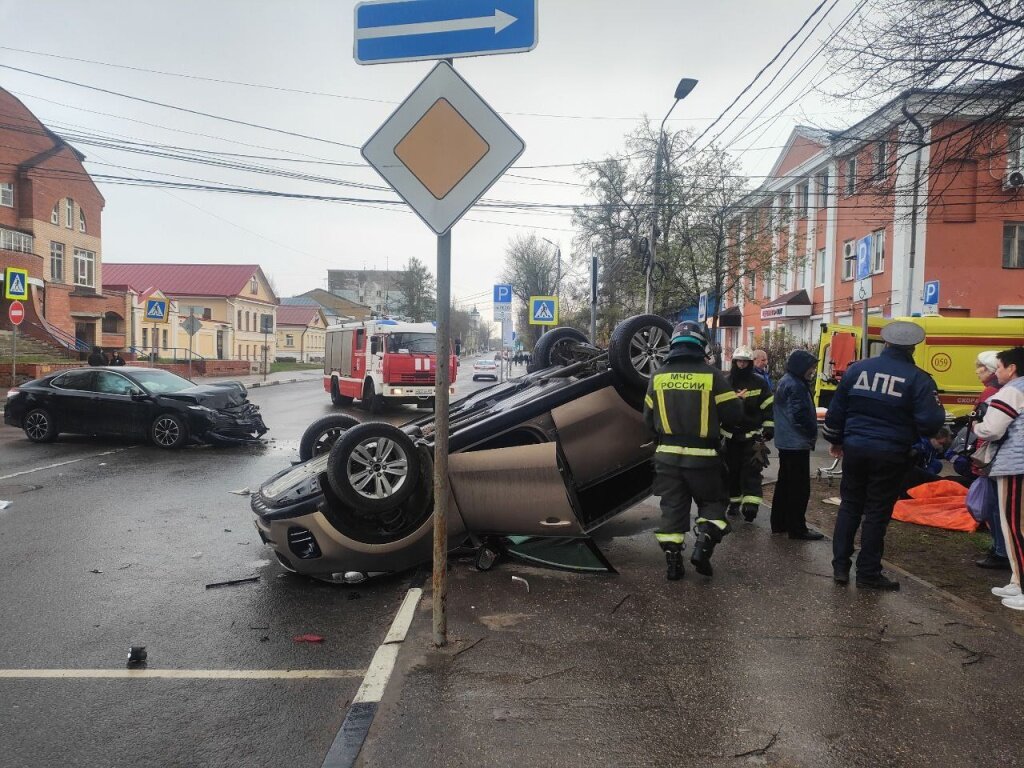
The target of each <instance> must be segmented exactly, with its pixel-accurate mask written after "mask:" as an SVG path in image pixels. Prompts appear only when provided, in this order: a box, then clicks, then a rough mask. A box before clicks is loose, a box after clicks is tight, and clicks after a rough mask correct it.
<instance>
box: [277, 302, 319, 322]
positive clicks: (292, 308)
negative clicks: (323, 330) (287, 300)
mask: <svg viewBox="0 0 1024 768" xmlns="http://www.w3.org/2000/svg"><path fill="white" fill-rule="evenodd" d="M318 314H320V307H318V306H316V305H313V306H312V307H308V306H304V305H301V304H299V305H295V304H281V305H280V306H279V307H278V308H277V324H278V325H302V326H306V325H309V324H310V323H311V322H313V318H314V317H316V316H317V315H318Z"/></svg>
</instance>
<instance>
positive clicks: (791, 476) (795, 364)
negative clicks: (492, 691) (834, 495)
mask: <svg viewBox="0 0 1024 768" xmlns="http://www.w3.org/2000/svg"><path fill="white" fill-rule="evenodd" d="M817 373H818V358H816V357H815V356H814V355H812V354H811V353H810V352H806V351H804V350H802V349H796V350H793V352H792V353H790V355H789V358H788V359H787V360H786V375H785V376H783V377H782V379H781V380H780V381H779V386H778V389H776V390H775V448H776V449H777V450H778V452H779V479H778V480H777V481H776V482H775V493H774V495H773V496H772V518H771V523H772V533H788V534H789V538H791V539H803V540H804V541H819V540H821V539H823V538H825V536H824V535H823V534H820V533H818V532H817V531H812V530H810V529H809V528H808V527H807V502H808V501H809V500H810V498H811V451H812V450H814V444H815V442H817V439H818V419H817V415H816V413H815V409H814V395H813V394H812V393H811V382H812V381H814V377H815V376H816V375H817Z"/></svg>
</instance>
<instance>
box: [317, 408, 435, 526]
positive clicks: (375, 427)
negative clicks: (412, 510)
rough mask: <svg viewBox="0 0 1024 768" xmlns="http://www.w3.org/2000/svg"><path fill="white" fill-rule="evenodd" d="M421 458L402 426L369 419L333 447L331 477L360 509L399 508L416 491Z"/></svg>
mask: <svg viewBox="0 0 1024 768" xmlns="http://www.w3.org/2000/svg"><path fill="white" fill-rule="evenodd" d="M419 470H420V459H419V454H418V452H417V451H416V446H415V445H413V442H412V439H411V438H410V437H409V436H408V435H407V434H405V433H404V432H403V431H402V430H400V429H399V428H398V427H394V426H392V425H391V424H386V423H384V422H368V423H365V424H360V425H358V426H355V427H352V428H351V429H348V430H346V431H345V433H344V434H343V435H342V436H341V438H340V439H339V440H338V441H337V442H336V443H335V444H334V446H333V447H332V448H331V454H330V458H329V460H328V462H327V479H328V481H329V482H330V484H331V487H332V488H333V489H334V492H335V493H337V494H338V496H339V497H340V498H341V500H342V501H343V502H345V503H346V504H347V505H349V506H350V507H353V508H354V509H356V510H363V511H367V512H381V511H386V510H391V509H395V508H396V507H398V506H399V505H400V504H401V503H402V502H403V501H405V500H406V499H408V498H409V497H410V496H411V495H412V494H413V492H414V491H415V490H416V484H417V482H418V479H419Z"/></svg>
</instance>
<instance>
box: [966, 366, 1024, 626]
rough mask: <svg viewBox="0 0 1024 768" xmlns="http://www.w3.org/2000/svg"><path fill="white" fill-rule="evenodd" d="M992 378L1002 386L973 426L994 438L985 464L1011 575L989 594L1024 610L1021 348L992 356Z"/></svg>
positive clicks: (1023, 377)
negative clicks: (996, 501) (990, 456)
mask: <svg viewBox="0 0 1024 768" xmlns="http://www.w3.org/2000/svg"><path fill="white" fill-rule="evenodd" d="M996 358H997V359H998V361H999V362H998V365H997V367H996V377H997V378H998V379H999V383H1000V384H1001V385H1002V388H1001V389H1000V390H999V391H998V392H997V393H996V394H995V395H993V396H992V397H991V398H989V401H988V402H987V403H986V404H984V406H985V415H984V418H982V420H981V422H980V423H979V424H976V425H975V427H974V434H976V435H977V436H978V437H980V438H981V439H982V440H988V441H990V444H991V442H993V441H996V440H998V441H999V444H998V445H997V446H995V447H994V448H995V450H997V453H996V454H995V458H994V459H993V460H992V463H991V464H990V465H989V477H994V478H995V480H996V485H997V487H998V488H999V509H1000V512H1001V513H1002V521H1001V522H1002V526H1003V536H1004V537H1005V538H1006V543H1007V545H1008V546H1007V551H1008V553H1009V555H1010V568H1011V569H1012V573H1013V575H1012V576H1011V577H1010V583H1009V584H1007V585H1006V586H1005V587H993V589H992V594H994V595H996V596H997V597H1001V598H1003V605H1005V606H1006V607H1007V608H1013V609H1014V610H1016V611H1024V594H1021V586H1020V585H1021V573H1022V572H1024V528H1022V523H1024V521H1022V519H1021V512H1022V510H1024V418H1021V414H1022V413H1024V347H1013V348H1012V349H1006V350H1003V351H1002V352H1000V353H998V354H997V355H996Z"/></svg>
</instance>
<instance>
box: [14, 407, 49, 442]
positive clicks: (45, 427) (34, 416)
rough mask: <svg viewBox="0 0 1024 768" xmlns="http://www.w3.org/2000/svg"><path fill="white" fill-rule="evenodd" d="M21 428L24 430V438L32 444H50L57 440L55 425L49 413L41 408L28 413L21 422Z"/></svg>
mask: <svg viewBox="0 0 1024 768" xmlns="http://www.w3.org/2000/svg"><path fill="white" fill-rule="evenodd" d="M22 428H23V429H24V430H25V437H27V438H28V439H29V440H31V441H32V442H33V443H52V442H53V441H54V440H56V439H57V425H56V424H55V423H54V421H53V417H52V416H50V413H49V411H45V410H43V409H42V408H36V409H35V410H34V411H29V412H28V413H27V414H26V415H25V420H24V421H23V422H22Z"/></svg>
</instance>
